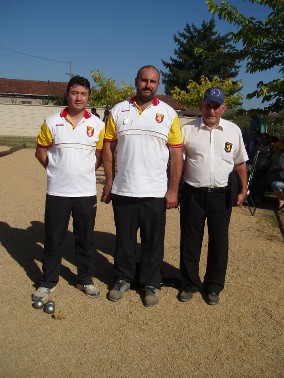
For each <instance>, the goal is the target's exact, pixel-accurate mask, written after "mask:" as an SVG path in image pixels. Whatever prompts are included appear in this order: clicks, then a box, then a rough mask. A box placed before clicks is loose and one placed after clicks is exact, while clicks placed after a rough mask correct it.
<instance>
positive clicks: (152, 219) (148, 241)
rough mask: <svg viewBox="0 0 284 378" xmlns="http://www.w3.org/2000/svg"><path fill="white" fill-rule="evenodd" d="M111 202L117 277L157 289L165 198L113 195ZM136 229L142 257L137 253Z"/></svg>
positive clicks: (161, 250)
mask: <svg viewBox="0 0 284 378" xmlns="http://www.w3.org/2000/svg"><path fill="white" fill-rule="evenodd" d="M112 205H113V211H114V220H115V226H116V246H115V254H114V267H115V271H116V275H117V278H120V279H125V280H126V281H128V282H133V281H134V280H135V279H138V281H139V283H140V284H142V285H151V286H154V287H156V288H160V283H161V267H162V263H163V258H164V238H165V223H166V211H165V205H164V198H136V197H126V196H119V195H113V197H112ZM139 228H140V237H141V256H137V231H138V229H139ZM138 261H139V272H138V277H137V275H136V265H137V262H138Z"/></svg>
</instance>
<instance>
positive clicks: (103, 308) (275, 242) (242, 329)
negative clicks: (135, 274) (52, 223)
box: [0, 149, 284, 378]
mask: <svg viewBox="0 0 284 378" xmlns="http://www.w3.org/2000/svg"><path fill="white" fill-rule="evenodd" d="M0 181H1V189H0V242H1V245H0V283H1V294H0V378H28V377H32V378H38V377H41V378H54V377H60V378H67V377H68V378H69V377H76V378H81V377H82V378H93V377H98V378H100V377H106V378H112V377H116V378H119V377H121V378H122V377H145V378H148V377H149V378H150V377H151V378H152V377H153V378H156V377H157V378H158V377H159V378H160V377H166V378H167V377H187V378H191V377H194V378H195V377H196V378H207V377H208V378H209V377H210V378H215V377H216V378H223V377H224V378H225V377H226V378H227V377H232V378H238V377H250V378H264V377H267V378H276V377H284V358H283V352H284V333H283V314H284V311H283V297H284V295H283V293H284V284H283V256H284V248H283V218H281V217H283V214H282V215H279V214H277V213H276V212H275V210H274V206H275V208H276V206H277V201H276V199H272V200H271V202H272V203H271V205H269V206H266V208H262V209H257V211H256V214H255V215H254V216H252V215H251V214H250V212H249V209H248V208H247V207H242V208H234V209H233V214H232V220H231V227H230V252H229V265H228V273H227V281H226V287H225V290H224V291H223V292H222V294H221V297H220V304H219V305H217V306H209V305H207V304H206V303H205V302H204V300H203V298H202V296H201V295H200V294H199V293H197V294H195V295H194V298H193V299H192V301H190V302H188V303H181V302H179V301H178V299H177V294H178V290H177V288H176V287H173V286H174V285H173V286H170V285H165V286H163V287H162V289H161V293H160V303H159V304H158V306H156V307H153V308H146V307H144V306H143V304H142V301H141V296H140V293H139V290H131V291H130V292H128V293H126V294H125V296H124V297H123V299H122V301H121V302H118V303H113V302H110V301H108V300H107V298H106V294H107V292H108V287H109V285H111V284H112V282H113V251H114V242H115V228H114V221H113V213H112V207H111V205H106V204H103V203H98V213H97V220H96V227H95V231H94V237H95V240H96V256H95V266H96V272H95V277H94V279H95V282H96V284H97V286H98V287H99V288H100V291H101V296H100V298H98V299H96V300H94V299H90V298H88V297H87V296H85V294H84V293H82V292H80V291H79V290H77V289H76V288H75V287H74V284H75V266H74V256H73V237H72V223H71V222H70V228H69V230H70V232H68V236H67V241H66V252H65V255H64V258H63V260H62V269H61V276H60V282H59V284H58V286H57V288H56V290H55V291H54V292H53V293H52V294H51V295H50V299H52V300H53V301H54V302H55V307H56V312H55V314H54V315H50V314H46V313H45V312H44V311H43V310H42V309H34V308H33V306H32V301H31V294H32V292H33V291H34V289H35V286H36V285H37V283H38V280H39V279H40V277H41V261H42V249H43V240H44V223H43V221H44V203H45V192H46V177H45V171H44V169H43V168H42V167H41V166H40V164H39V163H38V162H37V161H36V159H35V157H34V151H33V150H31V149H21V150H18V151H15V152H13V153H11V154H8V155H6V156H2V157H0ZM103 184H104V174H103V170H102V169H100V170H99V171H98V198H100V194H101V191H102V187H103ZM273 200H275V203H273ZM206 243H207V237H205V241H204V246H203V256H202V260H201V275H202V274H203V273H204V270H205V257H206V247H207V246H206ZM178 266H179V212H178V210H177V209H175V210H170V211H168V213H167V228H166V240H165V262H164V272H165V276H166V277H167V278H169V279H170V280H171V279H174V278H179V277H180V276H179V270H178Z"/></svg>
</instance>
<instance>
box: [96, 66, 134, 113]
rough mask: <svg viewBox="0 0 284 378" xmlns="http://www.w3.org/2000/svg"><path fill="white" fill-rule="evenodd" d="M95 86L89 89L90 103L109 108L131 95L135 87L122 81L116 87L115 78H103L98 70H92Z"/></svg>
mask: <svg viewBox="0 0 284 378" xmlns="http://www.w3.org/2000/svg"><path fill="white" fill-rule="evenodd" d="M91 74H92V78H93V80H94V82H95V86H94V87H93V88H92V90H91V95H90V99H89V104H90V105H95V106H104V107H107V108H111V107H112V106H114V105H115V104H117V103H118V102H120V101H124V100H125V99H126V98H129V97H131V96H133V94H134V93H135V88H134V87H132V86H131V85H130V84H128V83H126V82H123V83H122V85H121V87H120V88H117V87H116V83H115V80H113V79H111V78H109V79H107V78H105V77H104V75H103V73H101V72H100V71H94V70H93V71H92V72H91Z"/></svg>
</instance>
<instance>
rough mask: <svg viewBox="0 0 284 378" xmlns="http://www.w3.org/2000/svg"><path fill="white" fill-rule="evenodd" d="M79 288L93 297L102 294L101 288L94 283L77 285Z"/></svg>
mask: <svg viewBox="0 0 284 378" xmlns="http://www.w3.org/2000/svg"><path fill="white" fill-rule="evenodd" d="M76 287H77V289H79V290H81V291H84V293H85V294H86V295H87V296H88V297H91V298H98V297H99V296H100V291H99V289H98V288H97V287H96V286H95V285H94V284H89V285H81V284H77V285H76Z"/></svg>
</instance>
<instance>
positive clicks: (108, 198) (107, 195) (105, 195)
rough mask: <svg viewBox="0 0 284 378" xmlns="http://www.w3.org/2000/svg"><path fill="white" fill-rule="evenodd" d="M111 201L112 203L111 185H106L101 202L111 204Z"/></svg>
mask: <svg viewBox="0 0 284 378" xmlns="http://www.w3.org/2000/svg"><path fill="white" fill-rule="evenodd" d="M110 201H111V185H105V186H104V187H103V192H102V196H101V202H104V203H106V204H108V203H110Z"/></svg>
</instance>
